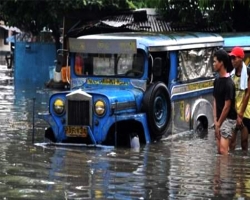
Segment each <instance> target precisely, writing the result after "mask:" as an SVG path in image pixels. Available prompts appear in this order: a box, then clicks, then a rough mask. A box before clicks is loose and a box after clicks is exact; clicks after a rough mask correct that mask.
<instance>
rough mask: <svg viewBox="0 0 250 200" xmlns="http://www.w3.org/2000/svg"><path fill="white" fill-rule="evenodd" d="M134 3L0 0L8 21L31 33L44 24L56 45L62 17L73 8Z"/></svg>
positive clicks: (110, 7) (114, 0) (123, 0)
mask: <svg viewBox="0 0 250 200" xmlns="http://www.w3.org/2000/svg"><path fill="white" fill-rule="evenodd" d="M134 7H135V6H134V5H133V3H130V4H129V3H128V0H70V1H69V0H57V1H51V0H32V1H30V0H8V1H0V16H1V18H2V19H3V20H4V21H5V22H6V24H7V25H9V26H16V27H18V28H19V29H21V30H22V31H23V32H29V33H31V34H32V35H33V36H36V35H38V34H39V32H40V31H41V30H42V29H43V28H44V27H46V28H48V29H50V30H52V35H53V37H54V39H55V43H56V46H57V49H58V48H59V46H60V42H59V39H60V35H61V30H60V28H62V27H63V19H64V18H65V17H67V16H68V15H70V14H72V13H74V11H76V10H78V11H79V10H81V9H86V10H89V11H93V12H95V13H98V12H99V11H101V10H116V9H119V8H127V9H129V8H134ZM81 15H84V12H81Z"/></svg>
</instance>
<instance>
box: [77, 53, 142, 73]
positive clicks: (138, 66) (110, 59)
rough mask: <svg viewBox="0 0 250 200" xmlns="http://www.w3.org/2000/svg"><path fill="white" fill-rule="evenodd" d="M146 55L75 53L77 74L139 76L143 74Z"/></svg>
mask: <svg viewBox="0 0 250 200" xmlns="http://www.w3.org/2000/svg"><path fill="white" fill-rule="evenodd" d="M143 70H144V55H143V54H142V53H141V52H140V51H138V53H137V54H84V53H77V54H76V55H75V68H74V71H75V73H76V75H79V76H82V75H83V76H87V75H91V76H109V77H110V76H115V77H117V76H121V77H132V78H135V77H136V78H138V77H141V76H142V75H143Z"/></svg>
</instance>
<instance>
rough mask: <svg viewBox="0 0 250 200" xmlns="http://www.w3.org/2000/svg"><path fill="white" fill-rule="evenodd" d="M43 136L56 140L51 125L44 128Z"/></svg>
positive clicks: (52, 140)
mask: <svg viewBox="0 0 250 200" xmlns="http://www.w3.org/2000/svg"><path fill="white" fill-rule="evenodd" d="M44 136H45V138H47V139H49V140H50V141H51V142H54V143H55V142H56V138H55V135H54V132H53V130H52V128H51V127H49V128H46V129H45V135H44Z"/></svg>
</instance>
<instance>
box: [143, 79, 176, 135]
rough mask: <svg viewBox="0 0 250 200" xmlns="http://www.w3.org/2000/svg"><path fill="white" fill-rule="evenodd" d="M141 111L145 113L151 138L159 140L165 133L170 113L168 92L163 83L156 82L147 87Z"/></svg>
mask: <svg viewBox="0 0 250 200" xmlns="http://www.w3.org/2000/svg"><path fill="white" fill-rule="evenodd" d="M143 110H144V111H145V112H146V113H147V120H148V124H149V129H150V135H151V137H152V138H153V139H159V138H160V137H161V136H162V135H164V134H165V133H166V131H167V128H168V125H169V122H170V118H171V113H172V109H171V101H170V95H169V91H168V88H167V87H166V85H165V84H164V83H162V82H156V83H154V84H151V85H150V86H149V87H148V89H147V90H146V92H145V95H144V98H143Z"/></svg>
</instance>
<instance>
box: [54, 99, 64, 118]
mask: <svg viewBox="0 0 250 200" xmlns="http://www.w3.org/2000/svg"><path fill="white" fill-rule="evenodd" d="M53 109H54V111H55V113H56V114H58V115H61V114H62V113H63V112H64V109H65V105H64V101H63V100H62V99H56V100H55V102H54V104H53Z"/></svg>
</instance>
